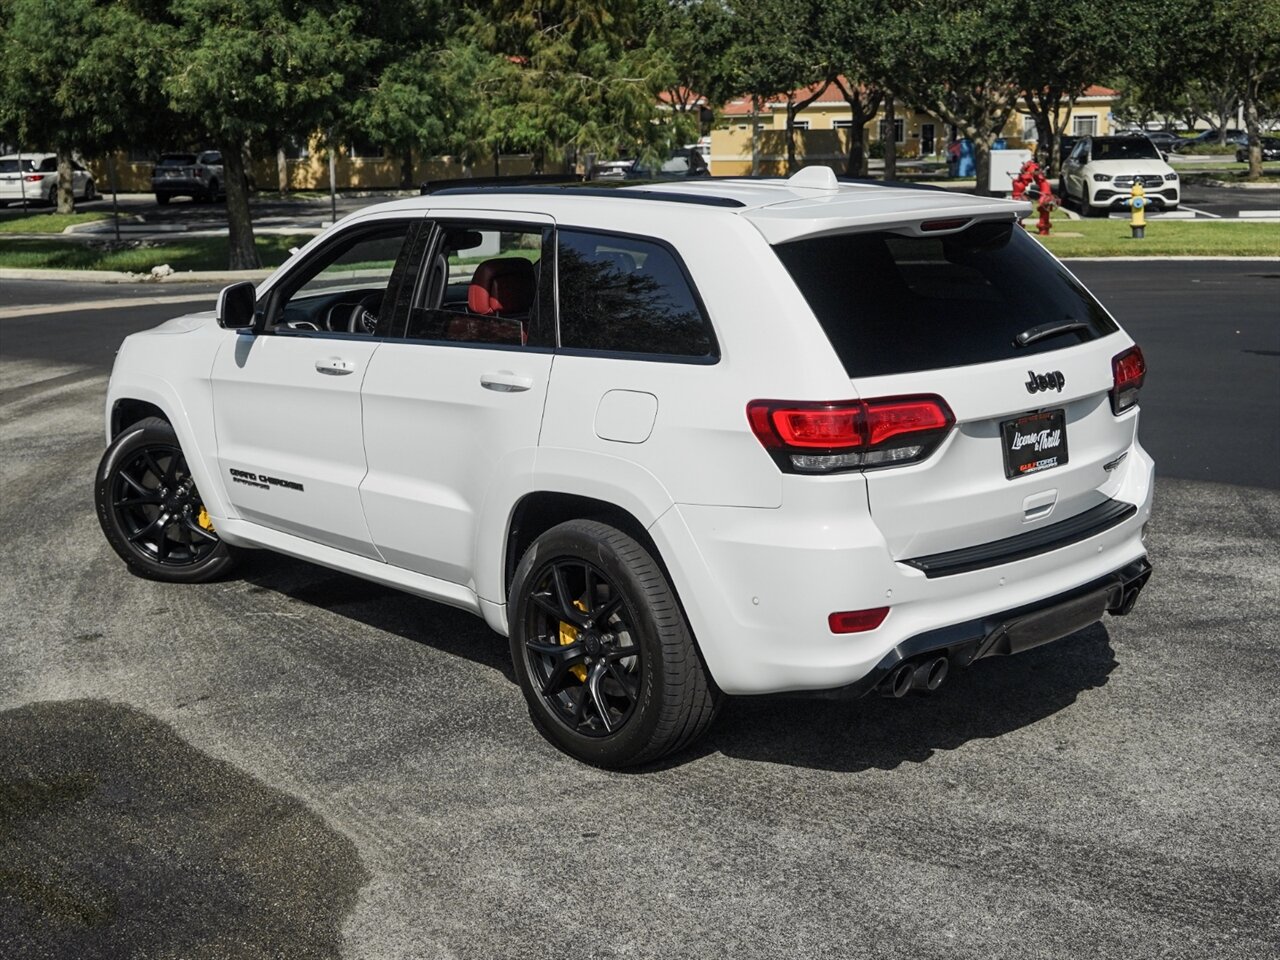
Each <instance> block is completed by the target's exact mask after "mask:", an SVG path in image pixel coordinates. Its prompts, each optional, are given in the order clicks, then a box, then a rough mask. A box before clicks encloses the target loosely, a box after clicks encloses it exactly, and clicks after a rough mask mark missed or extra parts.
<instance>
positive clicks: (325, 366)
mask: <svg viewBox="0 0 1280 960" xmlns="http://www.w3.org/2000/svg"><path fill="white" fill-rule="evenodd" d="M355 368H356V365H355V364H354V363H352V362H351V361H350V360H343V359H341V358H340V357H327V358H325V359H324V360H317V361H316V370H318V371H319V372H320V373H327V374H328V375H329V376H331V377H341V376H343V375H344V374H347V373H352V372H353V371H354V370H355Z"/></svg>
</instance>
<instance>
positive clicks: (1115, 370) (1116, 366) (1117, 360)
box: [1111, 345, 1147, 415]
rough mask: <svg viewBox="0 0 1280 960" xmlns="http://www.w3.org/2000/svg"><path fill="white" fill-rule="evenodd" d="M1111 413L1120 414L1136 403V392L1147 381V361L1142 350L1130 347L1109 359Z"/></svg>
mask: <svg viewBox="0 0 1280 960" xmlns="http://www.w3.org/2000/svg"><path fill="white" fill-rule="evenodd" d="M1111 373H1112V386H1111V412H1112V413H1114V414H1117V415H1119V414H1121V413H1123V412H1124V411H1125V410H1128V409H1129V408H1130V407H1132V406H1135V405H1136V404H1137V402H1138V391H1139V390H1140V389H1142V382H1143V381H1144V380H1146V379H1147V361H1146V360H1145V359H1144V358H1143V356H1142V348H1141V347H1138V346H1136V345H1135V346H1132V347H1130V348H1129V349H1128V350H1126V351H1125V352H1124V353H1119V354H1116V356H1114V357H1112V358H1111Z"/></svg>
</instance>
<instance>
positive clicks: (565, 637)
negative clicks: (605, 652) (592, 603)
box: [560, 600, 587, 683]
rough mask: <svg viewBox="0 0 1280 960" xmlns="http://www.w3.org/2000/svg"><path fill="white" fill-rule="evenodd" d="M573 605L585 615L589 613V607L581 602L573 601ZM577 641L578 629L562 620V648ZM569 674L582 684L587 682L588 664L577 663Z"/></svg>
mask: <svg viewBox="0 0 1280 960" xmlns="http://www.w3.org/2000/svg"><path fill="white" fill-rule="evenodd" d="M573 605H574V606H575V607H577V608H578V609H579V610H581V611H582V612H583V613H586V612H587V605H586V604H585V603H583V602H582V601H581V600H575V601H573ZM577 639H578V628H577V627H575V626H573V625H571V624H568V623H565V622H564V621H563V620H561V621H560V646H562V647H567V646H568V645H569V644H571V643H573V642H574V641H575V640H577ZM569 672H570V673H572V674H573V675H574V676H575V677H577V678H578V681H579V682H580V683H586V682H587V667H586V664H582V663H575V664H574V665H573V666H572V667H570V668H569Z"/></svg>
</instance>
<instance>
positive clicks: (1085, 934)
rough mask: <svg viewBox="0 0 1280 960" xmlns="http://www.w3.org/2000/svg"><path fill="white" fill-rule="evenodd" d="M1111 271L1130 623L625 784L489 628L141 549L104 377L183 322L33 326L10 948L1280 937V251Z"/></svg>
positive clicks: (734, 945) (12, 472) (590, 949)
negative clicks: (1142, 572)
mask: <svg viewBox="0 0 1280 960" xmlns="http://www.w3.org/2000/svg"><path fill="white" fill-rule="evenodd" d="M1078 271H1079V273H1080V274H1081V276H1082V277H1083V278H1084V279H1085V280H1086V281H1087V282H1089V283H1090V284H1091V285H1092V286H1093V287H1094V288H1095V289H1096V290H1098V291H1099V293H1100V294H1101V295H1102V297H1103V299H1104V300H1105V301H1106V302H1107V303H1108V304H1109V305H1110V306H1111V307H1112V309H1113V310H1114V311H1115V312H1116V313H1117V314H1118V315H1119V316H1120V317H1121V319H1122V320H1123V321H1124V322H1125V323H1126V324H1127V325H1128V326H1129V328H1130V329H1131V330H1133V331H1134V332H1135V334H1136V335H1137V336H1138V338H1139V339H1140V340H1141V341H1142V343H1143V345H1144V348H1145V349H1146V351H1147V354H1148V357H1149V358H1150V360H1151V365H1152V378H1151V382H1150V385H1149V387H1148V388H1147V389H1146V390H1145V391H1144V394H1143V408H1144V423H1143V432H1144V437H1145V438H1146V440H1147V442H1148V444H1149V446H1151V447H1152V448H1153V449H1155V450H1156V454H1157V457H1158V458H1159V459H1160V482H1159V489H1158V493H1157V504H1156V512H1155V515H1154V518H1153V521H1152V524H1151V530H1150V537H1149V544H1150V548H1151V555H1152V559H1153V561H1154V562H1155V564H1156V568H1157V573H1156V577H1155V579H1154V580H1153V581H1152V584H1151V586H1150V587H1149V588H1148V590H1147V591H1146V592H1145V593H1144V594H1143V597H1142V600H1141V602H1140V603H1139V606H1138V608H1137V610H1136V611H1135V613H1134V614H1133V615H1132V616H1130V617H1128V618H1124V619H1110V620H1108V621H1107V622H1106V623H1104V624H1103V625H1101V626H1096V627H1093V628H1090V629H1089V630H1086V631H1084V632H1082V633H1080V634H1078V635H1076V636H1075V637H1073V638H1070V639H1068V640H1066V641H1062V642H1060V643H1057V644H1052V645H1049V646H1047V647H1044V648H1040V649H1038V650H1035V651H1031V652H1028V653H1025V654H1023V655H1021V656H1019V657H1014V658H1009V659H1004V660H996V661H988V662H983V663H981V664H979V665H977V666H975V667H974V668H973V669H972V670H970V671H968V672H965V673H963V674H961V675H959V676H957V677H956V678H955V679H954V680H952V681H949V683H948V685H947V686H945V687H944V688H943V689H942V690H941V691H940V692H939V694H938V695H936V696H933V697H929V698H908V699H907V700H904V701H886V700H881V699H879V698H876V699H872V700H862V701H856V702H849V701H846V700H844V699H842V698H838V697H833V698H829V699H828V698H793V697H772V698H760V699H738V700H733V701H730V702H729V704H728V706H727V707H726V709H725V710H724V712H723V714H722V716H721V718H720V720H719V722H718V724H717V726H716V727H715V729H714V730H713V731H712V733H711V735H710V736H709V737H708V738H707V739H706V740H705V741H703V742H702V743H701V744H700V745H699V746H698V747H697V748H696V749H695V750H694V751H693V752H692V753H691V754H689V755H685V756H682V757H677V758H675V759H673V760H672V761H671V762H669V763H667V764H665V765H664V766H662V767H661V768H659V769H656V770H650V771H646V772H642V773H634V774H613V773H604V772H600V771H596V770H592V769H588V768H584V767H582V766H580V765H578V764H576V763H574V762H573V761H570V760H568V759H566V758H565V757H564V756H562V755H560V754H558V753H557V752H556V751H554V750H553V749H551V748H550V747H549V746H548V745H547V744H546V743H545V742H544V741H542V740H541V738H539V737H538V735H537V734H536V733H535V732H534V731H533V729H532V727H531V726H530V724H529V723H528V720H527V717H526V715H525V711H524V708H523V706H522V700H521V698H520V696H519V693H518V691H517V689H516V688H515V686H514V684H513V682H512V680H511V675H510V670H509V667H508V664H507V662H506V658H505V650H504V644H503V643H502V642H501V641H500V640H499V639H498V638H496V637H495V636H493V635H492V634H490V633H489V632H488V631H487V630H486V629H485V627H484V626H483V624H482V623H480V621H478V620H475V619H473V618H470V617H468V616H466V615H464V614H462V613H459V612H456V611H453V610H450V609H448V608H445V607H441V606H438V605H435V604H431V603H428V602H426V601H422V600H418V599H415V598H412V597H408V596H404V595H400V594H396V593H393V592H390V591H386V590H383V589H382V588H379V587H375V586H372V585H369V584H365V583H363V582H361V581H358V580H354V579H352V578H349V577H345V576H342V575H339V574H335V573H332V572H330V571H326V570H322V569H319V568H316V567H312V566H310V565H307V564H303V563H300V562H295V561H289V560H284V559H280V558H273V557H270V556H266V555H256V556H254V557H253V558H252V560H251V561H250V562H249V563H248V564H247V565H246V567H245V568H244V569H243V571H242V576H240V577H238V578H237V579H234V580H229V581H227V582H224V583H218V584H211V585H206V586H200V587H174V586H162V585H158V584H155V583H151V582H148V581H144V580H140V579H138V578H134V577H130V576H128V575H127V574H126V573H125V571H124V569H123V567H122V566H121V565H120V564H119V563H118V562H117V561H116V559H115V558H114V555H112V554H111V553H110V551H109V549H108V548H107V546H106V544H105V543H104V542H103V540H102V538H101V536H100V534H99V532H98V530H97V526H96V523H95V521H94V518H93V514H92V508H91V505H90V502H89V478H90V476H91V473H92V470H93V466H94V464H95V462H96V460H97V458H98V456H99V455H100V453H101V449H102V443H103V441H102V435H101V425H100V420H101V401H102V394H103V390H104V386H105V376H106V372H107V370H108V367H109V364H110V358H111V353H112V351H113V350H114V347H115V344H116V342H118V340H119V337H120V336H121V335H123V334H124V333H125V332H127V331H128V330H130V329H134V328H137V327H139V326H147V325H150V324H152V323H154V322H157V321H158V320H159V319H161V318H162V316H164V315H167V314H169V313H171V312H172V310H171V309H170V308H168V307H166V306H164V305H158V306H157V305H147V306H139V307H129V308H125V309H120V308H112V307H110V306H109V305H108V306H105V307H103V308H100V309H95V310H73V311H68V312H65V313H45V314H41V315H38V316H35V317H30V318H22V317H4V318H2V319H0V354H2V357H0V454H2V455H0V543H2V544H3V548H0V550H2V552H0V638H2V639H0V956H4V957H6V958H7V957H10V956H13V957H24V958H25V957H58V958H72V957H74V958H76V960H80V958H99V957H102V958H106V957H133V956H136V957H142V956H170V957H180V956H210V957H214V956H216V957H219V958H239V957H246V958H247V957H265V956H271V957H295V956H296V957H339V956H342V957H360V958H401V957H404V958H409V957H422V958H427V957H431V958H434V957H441V958H444V957H449V958H452V957H476V958H494V957H548V958H551V957H575V958H576V957H684V956H690V957H694V956H698V957H705V956H715V957H718V956H726V955H733V956H736V957H740V958H755V957H761V958H766V957H767V958H773V957H806V958H807V957H849V956H876V957H901V958H912V960H914V958H922V957H948V958H952V957H956V958H991V957H1018V958H1021V957H1046V958H1056V957H1068V956H1084V955H1088V956H1092V957H1118V958H1132V957H1156V956H1160V957H1187V958H1195V960H1202V958H1206V957H1215V958H1218V957H1222V958H1263V957H1274V956H1275V955H1276V951H1277V947H1278V946H1280V920H1278V917H1277V912H1276V909H1275V904H1276V903H1277V902H1280V867H1278V866H1277V864H1278V863H1280V800H1278V798H1280V773H1278V770H1277V765H1276V762H1275V758H1276V752H1277V748H1278V747H1280V711H1278V710H1277V708H1276V698H1275V692H1274V678H1275V676H1276V675H1277V671H1278V669H1280V652H1278V648H1277V642H1276V637H1275V628H1274V616H1275V609H1276V603H1277V600H1278V599H1280V493H1278V492H1277V488H1280V478H1278V477H1277V476H1276V474H1275V473H1274V472H1268V470H1267V469H1266V468H1265V467H1258V468H1257V469H1256V470H1255V469H1254V468H1253V467H1251V466H1250V460H1261V461H1269V462H1270V463H1271V464H1272V465H1273V466H1272V468H1271V470H1272V471H1274V469H1275V468H1274V465H1275V464H1276V462H1277V460H1278V459H1280V458H1278V457H1277V452H1278V450H1277V443H1276V433H1275V429H1276V428H1275V424H1277V423H1280V396H1277V384H1278V383H1280V378H1277V375H1276V371H1277V368H1276V364H1277V363H1278V362H1280V340H1278V338H1280V329H1278V328H1280V316H1277V314H1276V311H1275V310H1274V304H1275V303H1276V300H1277V297H1276V291H1277V289H1280V269H1275V270H1273V269H1271V268H1270V267H1267V266H1266V265H1262V266H1261V267H1260V266H1259V265H1258V264H1225V265H1201V264H1186V263H1181V264H1142V265H1138V266H1136V267H1135V266H1134V265H1131V264H1091V263H1082V264H1079V265H1078ZM1165 288H1168V292H1167V293H1165V292H1160V291H1162V290H1164V289H1165ZM13 290H14V288H12V287H10V286H9V285H8V284H6V285H5V289H4V291H3V296H4V297H6V298H17V299H23V298H28V299H30V300H32V301H34V302H45V303H47V302H49V299H50V297H51V295H52V294H53V293H54V292H52V291H49V290H47V289H45V290H41V289H36V288H26V292H19V293H17V294H15V293H14V292H13ZM76 292H77V291H76V289H69V290H68V289H64V291H63V293H62V298H61V299H63V300H64V301H66V300H69V299H70V298H71V297H74V296H76ZM9 305H10V306H12V305H14V304H13V302H12V300H10V301H9ZM0 306H3V304H0ZM1236 329H1238V330H1240V331H1241V332H1240V333H1238V334H1236V333H1234V332H1232V331H1234V330H1236ZM1201 408H1203V409H1201ZM1234 447H1238V448H1239V449H1242V450H1244V451H1246V454H1247V455H1236V454H1235V453H1233V452H1232V451H1233V448H1234ZM1162 448H1163V449H1162ZM1251 471H1253V472H1251Z"/></svg>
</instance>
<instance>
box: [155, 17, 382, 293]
mask: <svg viewBox="0 0 1280 960" xmlns="http://www.w3.org/2000/svg"><path fill="white" fill-rule="evenodd" d="M360 10H361V8H360V6H359V5H358V4H356V3H355V2H349V0H321V2H317V3H302V2H295V0H172V2H171V3H170V4H169V6H168V20H167V23H165V24H164V25H163V36H164V42H165V46H166V49H167V50H168V51H169V57H168V61H167V64H166V67H165V71H164V77H163V83H162V86H163V89H164V92H165V94H166V95H167V97H168V99H169V103H170V106H171V107H172V108H173V110H174V111H175V112H176V113H177V114H178V115H179V116H181V117H182V118H184V119H185V121H186V122H187V123H188V124H190V125H192V126H193V127H194V128H196V129H198V130H203V131H205V132H207V133H208V135H209V136H210V137H211V138H212V140H213V142H214V143H215V144H216V145H217V146H218V147H219V149H220V150H221V151H222V161H223V164H224V170H225V174H226V179H227V182H226V184H225V187H226V192H227V224H228V227H229V234H230V236H229V247H230V266H231V269H233V270H241V269H250V268H255V267H258V266H259V265H260V261H259V260H258V254H257V251H256V250H255V249H254V243H253V223H252V221H251V219H250V216H249V195H248V182H247V179H246V177H245V161H244V158H245V155H246V153H247V152H248V150H249V147H250V144H251V143H254V142H262V141H266V140H268V139H269V138H271V137H274V136H277V135H289V134H295V135H299V136H307V135H310V134H311V133H313V132H314V131H316V130H319V129H326V128H329V127H330V126H332V124H333V122H334V121H335V120H336V119H337V118H338V115H339V105H340V103H341V101H342V99H343V98H345V97H347V96H349V91H350V87H351V84H350V78H352V77H353V76H355V75H356V74H357V73H359V72H360V71H361V69H362V68H363V65H364V64H365V63H367V62H368V61H369V60H370V59H371V57H372V55H373V54H374V53H375V52H376V49H377V47H376V41H374V40H372V39H371V38H369V37H368V36H365V35H362V34H361V33H360V32H359V30H358V29H357V27H358V24H359V23H360ZM157 29H161V28H160V27H159V26H158V27H157Z"/></svg>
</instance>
